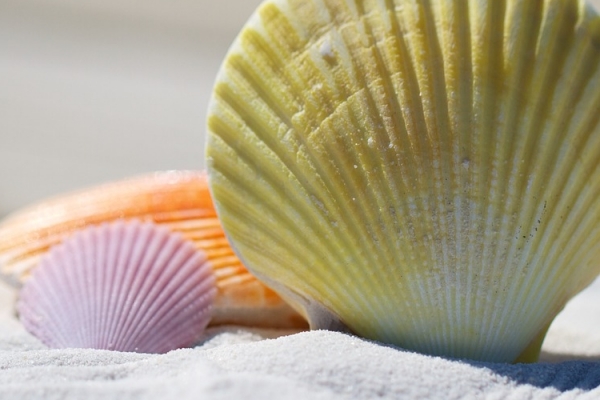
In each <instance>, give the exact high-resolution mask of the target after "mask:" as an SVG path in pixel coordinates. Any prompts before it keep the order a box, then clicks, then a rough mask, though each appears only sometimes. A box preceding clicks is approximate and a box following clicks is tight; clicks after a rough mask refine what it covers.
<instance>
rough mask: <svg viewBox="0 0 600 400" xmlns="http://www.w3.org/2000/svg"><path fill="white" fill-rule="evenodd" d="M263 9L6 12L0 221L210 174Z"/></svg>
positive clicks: (58, 2)
mask: <svg viewBox="0 0 600 400" xmlns="http://www.w3.org/2000/svg"><path fill="white" fill-rule="evenodd" d="M259 3H260V0H146V1H144V2H140V1H134V0H85V1H81V0H0V217H2V216H4V215H6V214H7V213H9V212H10V211H13V210H15V209H17V208H19V207H22V206H24V205H26V204H29V203H31V202H34V201H37V200H40V199H43V198H45V197H47V196H50V195H54V194H58V193H62V192H65V191H69V190H73V189H76V188H80V187H85V186H89V185H95V184H97V183H100V182H105V181H110V180H115V179H121V178H123V177H127V176H130V175H134V174H139V173H144V172H150V171H155V170H165V169H199V168H202V167H203V165H204V160H203V154H204V149H203V147H204V133H205V127H204V121H205V116H206V108H207V105H208V100H209V96H210V91H211V88H212V83H213V80H214V78H215V76H216V73H217V70H218V67H219V64H220V62H221V60H222V59H223V57H224V55H225V52H226V50H227V48H228V46H229V45H230V43H231V42H232V40H233V39H234V37H235V36H236V34H237V32H238V31H239V30H240V29H241V27H242V25H243V24H244V22H245V21H246V20H247V19H248V17H249V16H250V14H251V13H252V11H253V10H254V9H255V8H256V7H257V5H258V4H259ZM593 3H594V4H595V5H596V6H597V5H598V4H600V0H593ZM142 4H143V5H142ZM141 5H142V6H141Z"/></svg>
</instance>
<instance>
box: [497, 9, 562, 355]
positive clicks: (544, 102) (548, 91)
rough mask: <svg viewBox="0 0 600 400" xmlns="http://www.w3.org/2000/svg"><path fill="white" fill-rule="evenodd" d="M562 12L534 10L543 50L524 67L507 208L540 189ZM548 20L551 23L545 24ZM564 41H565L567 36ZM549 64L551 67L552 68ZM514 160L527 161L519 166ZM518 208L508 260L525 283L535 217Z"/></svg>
mask: <svg viewBox="0 0 600 400" xmlns="http://www.w3.org/2000/svg"><path fill="white" fill-rule="evenodd" d="M561 4H563V6H564V4H565V3H564V2H563V3H561ZM563 8H564V7H563ZM564 11H565V10H564V9H561V10H559V11H556V10H555V7H552V5H549V6H541V7H540V9H539V10H534V11H533V12H534V14H535V15H536V17H537V16H539V19H538V18H536V20H535V21H536V23H535V26H536V27H537V29H536V31H535V32H533V33H534V34H531V35H527V36H528V37H529V36H530V37H531V39H530V40H531V41H535V42H536V45H535V46H532V48H534V49H537V48H539V46H540V45H543V46H544V50H543V51H541V52H538V51H533V52H532V53H533V54H532V58H533V59H532V60H531V61H530V65H529V66H528V68H527V70H528V71H529V72H527V73H526V74H527V76H528V77H525V78H523V79H524V81H525V82H526V85H527V88H528V89H527V90H526V92H527V93H529V94H530V95H529V96H528V97H527V98H526V99H525V100H524V104H523V107H521V109H522V110H521V111H520V112H519V116H517V117H516V119H515V121H521V122H520V123H519V124H518V126H519V129H520V132H525V133H526V132H531V134H522V133H519V136H524V138H523V140H521V141H520V145H519V146H516V145H515V144H513V145H512V146H511V153H510V154H511V156H510V157H509V165H510V166H509V167H508V168H509V171H510V172H509V176H513V177H517V178H516V179H517V180H513V181H512V182H510V181H509V182H508V187H507V189H508V194H507V199H508V201H507V208H508V209H512V208H513V207H514V206H513V205H512V204H513V203H521V202H522V201H523V200H522V199H525V201H527V199H529V198H531V196H534V197H535V196H536V194H538V193H539V192H540V189H539V188H537V190H536V187H535V182H532V180H531V176H532V175H531V172H530V171H531V169H532V168H533V167H536V168H538V169H540V163H541V162H542V161H540V158H539V157H538V156H537V154H538V152H537V151H536V152H534V149H538V148H539V141H540V140H542V139H543V138H542V137H541V136H542V135H543V120H540V118H542V117H543V113H544V112H545V111H546V110H548V108H549V107H551V105H552V104H551V103H552V102H551V99H552V92H553V91H554V89H555V88H556V80H557V78H558V74H559V72H558V71H560V70H561V65H562V63H563V62H564V61H565V58H564V57H563V55H564V52H561V51H560V50H561V48H564V46H561V48H552V47H551V46H550V45H549V44H548V43H546V42H548V41H550V43H554V42H553V40H552V39H553V38H555V37H556V35H557V34H558V33H559V32H560V31H561V29H567V30H569V26H570V25H571V24H570V23H569V22H570V20H569V19H568V18H567V17H566V16H565V17H564V18H552V14H553V13H558V14H559V15H561V16H563V15H567V13H565V12H564ZM549 19H550V22H551V23H549V22H548V20H549ZM538 21H539V22H538ZM571 21H572V19H571ZM564 39H565V40H568V37H566V38H564ZM544 43H546V44H544ZM548 47H550V48H548ZM550 65H551V66H552V67H551V68H550ZM552 75H554V77H552ZM546 82H550V84H547V83H546ZM524 91H525V90H524ZM517 160H521V161H522V160H529V162H528V163H522V162H518V161H517ZM504 182H506V181H504ZM538 182H539V181H538ZM528 192H530V194H528ZM517 208H518V211H517V213H516V218H515V219H514V221H522V223H523V222H525V223H524V224H523V225H521V226H519V227H518V230H516V226H514V225H513V228H509V229H511V230H513V229H514V230H516V231H517V232H518V233H517V235H518V236H519V238H518V239H517V240H513V241H512V244H511V247H510V249H509V254H508V257H509V260H514V262H515V264H514V268H515V269H516V270H520V271H521V273H522V274H524V282H527V281H529V279H530V276H529V273H531V268H530V269H529V271H530V272H529V273H527V271H526V270H524V268H526V264H525V261H524V257H525V256H527V254H530V253H529V252H528V251H527V250H529V249H530V246H531V240H529V238H528V235H529V232H528V231H530V229H531V228H530V224H531V222H532V221H533V220H534V218H536V215H535V210H533V209H531V208H529V207H515V209H517ZM524 213H527V214H524ZM523 234H525V235H523ZM522 235H523V236H525V238H524V239H525V240H526V242H524V241H522V240H521V237H520V236H522ZM517 246H518V247H517ZM496 257H498V253H496ZM496 260H497V258H496ZM507 275H510V274H507ZM507 278H508V277H507V276H505V277H504V279H502V280H501V283H500V285H499V286H500V287H502V288H504V287H509V286H511V285H508V283H507ZM521 286H522V283H519V284H516V285H512V286H511V287H509V288H508V293H509V294H508V296H515V295H516V293H519V292H522V289H521ZM503 290H505V289H503ZM519 313H522V310H519ZM514 316H515V312H514V310H508V309H505V310H503V314H502V315H500V316H498V315H494V316H493V317H492V318H491V320H490V322H491V321H494V320H499V321H501V322H500V324H504V323H505V322H504V321H505V320H506V318H510V319H514ZM508 325H510V324H508ZM504 326H505V329H504V331H498V330H497V331H496V332H495V335H493V336H492V339H491V340H492V341H497V340H498V339H497V338H498V336H499V335H501V334H507V332H506V331H507V329H509V326H507V325H504ZM525 345H526V344H525Z"/></svg>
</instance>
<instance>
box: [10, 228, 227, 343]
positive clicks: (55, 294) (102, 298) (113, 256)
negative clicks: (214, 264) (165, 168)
mask: <svg viewBox="0 0 600 400" xmlns="http://www.w3.org/2000/svg"><path fill="white" fill-rule="evenodd" d="M215 294H216V288H215V278H214V275H213V272H212V269H211V268H210V266H209V265H208V263H207V262H206V256H205V255H204V253H202V252H200V251H198V250H196V249H195V248H194V245H193V244H192V243H191V242H188V241H185V240H184V239H183V238H182V237H181V235H180V234H175V233H171V232H169V230H168V229H166V228H164V227H157V226H156V225H153V224H149V223H146V224H142V223H139V222H137V221H130V222H127V223H125V222H115V223H113V224H103V225H99V226H92V227H88V228H85V229H83V230H81V231H79V232H77V233H75V234H74V235H73V236H71V237H70V238H68V239H67V240H65V242H63V243H62V244H60V245H58V246H56V247H54V248H52V249H51V250H50V252H49V253H48V254H46V255H45V256H44V257H43V258H42V260H41V262H40V265H39V266H38V268H36V269H35V270H34V271H33V274H32V277H31V279H29V280H28V281H27V282H26V283H25V285H24V286H23V289H22V290H21V292H20V297H19V301H18V304H17V308H18V312H19V315H20V319H21V321H22V322H23V324H24V326H25V328H26V329H27V330H28V331H29V332H31V333H32V334H33V335H35V336H37V337H38V338H39V339H40V340H41V341H42V342H44V343H46V344H47V345H48V346H50V347H53V348H67V347H81V348H94V349H106V350H118V351H135V352H141V353H163V352H167V351H169V350H173V349H176V348H180V347H185V346H189V345H191V344H193V343H194V341H195V340H197V339H198V338H199V336H200V335H201V334H202V333H203V331H204V329H205V327H206V325H207V324H208V322H209V320H210V309H211V307H212V304H213V301H214V297H215Z"/></svg>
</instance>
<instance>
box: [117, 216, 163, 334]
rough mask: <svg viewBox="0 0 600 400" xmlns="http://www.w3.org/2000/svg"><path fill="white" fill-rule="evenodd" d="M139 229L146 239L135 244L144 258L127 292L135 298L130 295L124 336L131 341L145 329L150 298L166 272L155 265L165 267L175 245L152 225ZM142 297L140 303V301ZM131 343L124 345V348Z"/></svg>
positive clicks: (137, 264) (160, 229) (143, 225)
mask: <svg viewBox="0 0 600 400" xmlns="http://www.w3.org/2000/svg"><path fill="white" fill-rule="evenodd" d="M137 228H138V230H139V232H140V234H142V233H143V237H144V240H136V241H135V242H134V243H135V244H134V245H135V246H136V247H138V248H140V252H141V253H142V256H141V259H140V262H139V263H136V264H135V270H134V279H133V281H132V285H131V286H130V287H129V289H128V290H130V294H131V295H134V296H135V297H131V296H130V297H131V299H130V300H129V301H130V302H131V306H130V308H129V312H128V313H127V318H126V323H125V326H124V329H123V334H122V336H121V337H123V338H129V340H130V341H131V340H133V338H135V337H136V336H137V335H139V333H140V329H143V328H142V325H141V324H140V322H141V320H142V318H143V316H144V313H145V311H147V304H148V303H150V300H149V299H148V297H149V295H150V293H151V291H152V287H153V284H154V283H155V282H156V281H157V280H159V279H160V276H161V275H162V273H163V272H164V270H163V269H162V268H157V267H156V266H157V265H160V264H164V263H165V258H166V257H165V254H172V253H173V251H174V249H173V247H174V243H173V242H172V241H171V240H169V239H170V237H169V234H168V232H167V231H166V230H165V229H164V228H159V229H157V230H154V229H153V226H152V225H151V224H150V223H143V224H139V225H138V227H137ZM153 233H154V234H153ZM140 295H141V297H142V300H141V301H140V300H138V296H140ZM128 344H129V343H125V345H128Z"/></svg>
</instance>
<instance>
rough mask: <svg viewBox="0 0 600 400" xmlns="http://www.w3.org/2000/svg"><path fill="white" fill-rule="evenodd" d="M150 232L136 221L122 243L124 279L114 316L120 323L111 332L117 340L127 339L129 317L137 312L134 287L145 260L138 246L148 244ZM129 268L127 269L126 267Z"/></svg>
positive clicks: (125, 234)
mask: <svg viewBox="0 0 600 400" xmlns="http://www.w3.org/2000/svg"><path fill="white" fill-rule="evenodd" d="M149 234H150V232H149V231H147V230H143V229H141V222H140V221H139V220H136V221H135V222H134V227H133V228H131V229H128V230H125V231H124V236H123V240H122V242H121V254H122V260H123V263H124V264H122V265H123V279H122V280H121V281H120V283H121V285H120V290H119V298H118V300H117V301H118V304H119V307H118V308H117V309H115V310H114V312H113V314H114V315H119V316H120V318H119V322H118V323H117V324H115V328H116V330H115V331H114V332H111V334H112V335H111V336H112V337H115V338H122V337H125V332H127V331H128V329H129V325H128V324H127V322H128V318H127V316H128V315H131V313H132V312H135V304H133V298H132V296H133V293H134V292H135V290H137V287H136V286H134V284H135V283H136V279H135V278H136V274H137V273H138V271H139V270H140V269H141V267H140V266H141V264H142V263H143V262H144V260H145V255H144V251H143V250H144V249H143V248H141V246H137V245H136V244H137V243H139V242H146V241H147V240H148V236H149ZM125 266H127V267H125Z"/></svg>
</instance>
